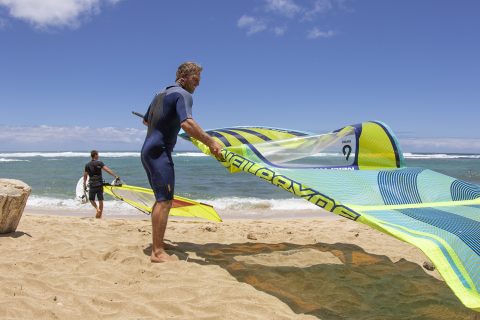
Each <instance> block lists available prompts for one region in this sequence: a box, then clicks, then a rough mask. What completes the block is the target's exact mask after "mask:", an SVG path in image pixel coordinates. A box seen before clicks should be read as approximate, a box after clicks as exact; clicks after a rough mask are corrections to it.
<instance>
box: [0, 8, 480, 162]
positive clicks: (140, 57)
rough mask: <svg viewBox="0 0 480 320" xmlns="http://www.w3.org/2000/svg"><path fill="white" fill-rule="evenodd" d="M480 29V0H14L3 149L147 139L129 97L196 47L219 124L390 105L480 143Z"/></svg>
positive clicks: (422, 125)
mask: <svg viewBox="0 0 480 320" xmlns="http://www.w3.org/2000/svg"><path fill="white" fill-rule="evenodd" d="M478 30H480V2H478V1H476V0H463V1H453V0H451V1H448V0H441V1H437V0H422V1H414V0H409V1H384V0H370V1H358V0H356V1H353V0H303V1H300V0H242V1H225V0H204V1H199V0H184V1H158V0H142V1H138V0H42V1H38V0H0V110H1V113H0V114H1V116H0V150H2V151H10V150H17V151H22V150H25V151H27V150H38V151H42V150H89V149H91V148H98V149H101V150H138V149H139V148H140V147H141V144H142V142H143V138H144V135H145V130H144V127H143V126H142V125H141V123H140V122H139V119H138V118H135V117H133V116H132V115H131V114H130V111H131V110H137V111H140V112H144V111H145V110H146V108H147V106H148V104H149V103H150V101H151V99H152V97H153V95H154V94H155V93H156V92H157V91H159V90H160V89H161V88H162V87H163V86H165V85H168V84H170V83H172V82H173V81H174V80H175V71H176V68H177V66H178V65H179V64H180V63H181V62H183V61H187V60H193V61H197V62H199V63H200V64H201V65H202V66H203V67H204V72H203V73H202V82H201V85H200V87H198V88H197V91H196V92H195V94H194V118H195V119H196V120H197V121H198V122H199V123H200V124H201V125H202V126H203V127H204V128H206V129H207V128H218V127H226V126H239V125H266V126H272V127H281V128H291V129H298V130H305V131H313V132H326V131H330V130H334V129H337V128H340V127H342V126H344V125H348V124H353V123H358V122H362V121H366V120H380V121H383V122H385V123H387V124H388V125H389V126H390V127H391V128H392V129H393V130H394V132H395V133H396V134H397V135H398V136H399V138H400V141H401V143H402V145H403V148H404V150H405V151H412V152H418V151H433V152H477V153H480V133H479V130H478V127H479V126H478V121H479V115H480V111H479V109H480V108H479V107H480V59H479V57H480V36H479V33H478ZM186 147H188V146H187V145H186V144H180V145H179V148H180V149H182V148H186Z"/></svg>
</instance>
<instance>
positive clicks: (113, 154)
mask: <svg viewBox="0 0 480 320" xmlns="http://www.w3.org/2000/svg"><path fill="white" fill-rule="evenodd" d="M100 156H101V157H106V158H120V157H139V156H140V153H139V152H100ZM0 157H9V158H34V157H43V158H76V157H79V158H82V157H83V158H90V152H70V151H68V152H12V153H0Z"/></svg>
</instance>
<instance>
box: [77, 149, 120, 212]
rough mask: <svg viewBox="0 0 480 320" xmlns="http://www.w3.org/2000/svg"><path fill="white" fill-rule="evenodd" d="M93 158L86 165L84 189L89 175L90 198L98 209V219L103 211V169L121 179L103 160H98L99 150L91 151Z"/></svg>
mask: <svg viewBox="0 0 480 320" xmlns="http://www.w3.org/2000/svg"><path fill="white" fill-rule="evenodd" d="M90 156H91V158H92V160H91V161H90V162H89V163H87V164H86V165H85V171H84V173H83V189H84V190H86V189H87V177H89V178H90V179H89V181H88V186H89V191H88V199H89V200H90V203H91V204H92V206H93V207H94V208H95V209H96V210H97V214H96V215H95V217H96V218H97V219H101V218H102V213H103V177H102V170H105V171H106V172H108V173H109V174H111V175H112V176H114V177H115V179H120V177H119V176H117V175H116V174H115V173H114V172H113V171H112V170H111V169H110V168H109V167H107V166H106V165H105V164H104V163H103V162H102V161H100V160H98V151H97V150H92V151H91V152H90ZM95 198H98V206H97V203H96V202H95Z"/></svg>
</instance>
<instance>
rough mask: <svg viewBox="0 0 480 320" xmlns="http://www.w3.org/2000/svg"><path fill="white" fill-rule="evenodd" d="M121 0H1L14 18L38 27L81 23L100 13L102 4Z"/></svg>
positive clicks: (72, 26)
mask: <svg viewBox="0 0 480 320" xmlns="http://www.w3.org/2000/svg"><path fill="white" fill-rule="evenodd" d="M119 1H120V0H0V6H3V7H6V8H7V9H8V12H9V15H10V16H11V17H13V18H16V19H20V20H23V21H27V22H29V23H31V24H32V25H34V26H35V27H37V28H48V27H71V28H75V27H78V26H79V25H80V22H81V18H82V17H87V16H90V15H95V14H98V13H100V7H101V5H102V4H104V3H106V4H112V5H115V4H116V3H118V2H119Z"/></svg>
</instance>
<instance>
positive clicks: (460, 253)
mask: <svg viewBox="0 0 480 320" xmlns="http://www.w3.org/2000/svg"><path fill="white" fill-rule="evenodd" d="M207 133H209V134H210V135H211V136H213V137H214V138H215V139H216V140H217V141H218V142H219V143H221V144H222V145H223V146H224V147H225V148H224V149H223V151H222V155H223V157H224V161H223V162H222V164H223V165H224V166H225V167H226V168H227V169H228V170H230V171H231V172H239V171H244V172H247V173H250V174H252V175H255V176H257V177H259V178H261V179H263V180H266V181H268V182H270V183H272V184H274V185H276V186H278V187H279V188H282V189H284V190H286V191H288V192H291V193H292V194H294V195H296V196H299V197H301V198H303V199H305V200H307V201H310V202H312V203H314V204H316V205H317V206H319V207H321V208H323V209H325V210H327V211H330V212H333V213H335V214H338V215H340V216H342V217H345V218H347V219H351V220H354V221H357V222H361V223H364V224H367V225H369V226H371V227H373V228H375V229H377V230H379V231H381V232H384V233H386V234H389V235H391V236H394V237H396V238H398V239H400V240H402V241H405V242H408V243H410V244H412V245H414V246H416V247H418V248H420V249H421V250H422V251H423V252H424V253H425V255H426V256H428V257H429V258H430V260H431V261H432V262H433V263H434V264H435V266H436V268H437V269H438V271H439V272H440V274H441V275H442V276H443V278H444V279H445V281H446V283H447V284H448V285H449V286H450V288H451V289H452V290H453V292H454V293H455V294H456V295H457V297H458V298H459V299H460V300H461V301H462V303H463V304H464V305H465V306H466V307H468V308H471V309H474V310H476V311H480V293H479V291H480V186H478V185H474V184H471V183H469V182H466V181H462V180H459V179H455V178H453V177H449V176H446V175H444V174H441V173H438V172H435V171H432V170H428V169H424V168H411V167H406V166H405V160H404V157H403V153H402V151H401V148H400V144H399V143H398V141H397V139H396V137H395V135H394V134H393V132H392V131H391V130H390V129H389V128H388V126H387V125H385V124H384V123H381V122H375V121H370V122H364V123H361V124H356V125H350V126H346V127H344V128H341V129H339V130H336V131H333V132H330V133H326V134H312V133H308V132H302V131H294V130H284V129H276V128H267V127H234V128H224V129H216V130H211V131H207ZM180 136H181V137H182V138H184V139H188V140H190V141H192V143H193V144H195V145H196V146H197V147H198V148H199V149H200V150H201V151H203V152H204V153H206V154H210V151H209V149H208V148H207V147H206V146H205V145H203V144H202V143H201V142H199V141H197V140H195V139H190V137H188V135H187V134H185V133H181V134H180Z"/></svg>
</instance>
